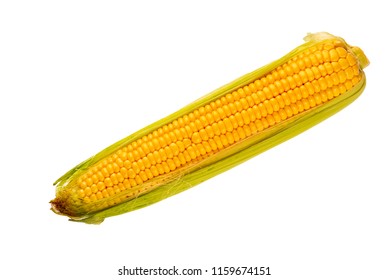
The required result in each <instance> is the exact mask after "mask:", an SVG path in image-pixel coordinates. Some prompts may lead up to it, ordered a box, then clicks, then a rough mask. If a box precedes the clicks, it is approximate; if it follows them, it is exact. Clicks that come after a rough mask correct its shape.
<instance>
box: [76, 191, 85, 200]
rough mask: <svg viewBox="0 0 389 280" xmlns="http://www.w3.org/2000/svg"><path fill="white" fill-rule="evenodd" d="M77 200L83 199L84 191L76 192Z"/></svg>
mask: <svg viewBox="0 0 389 280" xmlns="http://www.w3.org/2000/svg"><path fill="white" fill-rule="evenodd" d="M77 194H78V197H79V198H83V197H84V196H85V191H84V190H83V189H80V190H78V192H77Z"/></svg>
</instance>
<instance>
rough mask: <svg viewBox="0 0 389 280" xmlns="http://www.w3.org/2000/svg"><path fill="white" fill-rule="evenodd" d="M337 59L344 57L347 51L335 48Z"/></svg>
mask: <svg viewBox="0 0 389 280" xmlns="http://www.w3.org/2000/svg"><path fill="white" fill-rule="evenodd" d="M336 51H337V53H338V56H339V57H346V56H347V51H346V50H345V49H344V48H340V47H339V48H336Z"/></svg>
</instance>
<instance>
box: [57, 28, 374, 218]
mask: <svg viewBox="0 0 389 280" xmlns="http://www.w3.org/2000/svg"><path fill="white" fill-rule="evenodd" d="M304 39H305V41H306V42H305V43H304V44H303V45H301V46H299V47H297V48H296V49H294V50H292V51H291V52H290V53H288V54H287V55H285V56H283V57H281V58H280V59H278V60H276V61H274V62H272V63H270V64H268V65H266V66H263V67H261V68H259V69H257V70H255V71H253V72H251V73H248V74H246V75H244V76H242V77H240V78H238V79H236V80H234V81H232V82H231V83H229V84H227V85H225V86H223V87H220V88H219V89H217V90H215V91H213V92H211V93H209V94H207V95H205V96H203V97H202V98H200V99H198V100H196V101H194V102H193V103H191V104H189V105H187V106H185V107H184V108H182V109H180V110H178V111H177V112H175V113H173V114H171V115H169V116H167V117H165V118H163V119H161V120H159V121H157V122H155V123H153V124H151V125H149V126H147V127H145V128H143V129H141V130H139V131H137V132H135V133H134V134H132V135H130V136H128V137H126V138H124V139H122V140H120V141H118V142H117V143H115V144H113V145H111V146H109V147H108V148H106V149H104V150H103V151H101V152H100V153H98V154H96V155H94V156H93V157H91V158H89V159H87V160H86V161H84V162H82V163H80V164H79V165H77V166H76V167H74V168H73V169H71V170H70V171H68V172H67V173H66V174H64V175H63V176H62V177H61V178H59V179H58V180H57V181H56V182H55V183H54V185H55V186H56V187H57V195H58V194H60V193H61V189H63V188H66V187H67V186H68V185H69V182H71V181H72V180H76V179H77V178H78V177H79V176H81V175H82V174H84V173H85V172H86V170H88V168H89V167H90V166H92V165H93V164H95V163H97V162H98V161H100V160H101V159H103V158H105V157H107V156H109V155H111V154H112V153H114V152H115V151H117V150H118V149H120V148H122V147H125V146H127V145H129V144H130V143H131V142H133V141H135V140H137V139H139V138H142V137H143V136H145V135H148V134H149V133H151V132H152V131H154V130H156V129H158V128H159V127H161V126H163V125H166V124H169V123H171V122H172V121H174V120H176V119H178V118H180V117H181V116H183V115H185V114H188V113H190V112H192V111H194V110H195V109H197V108H199V107H201V106H204V105H206V104H208V103H210V102H212V101H214V100H216V99H219V98H220V97H222V96H224V95H226V94H228V93H230V92H233V91H234V90H236V89H238V88H240V87H242V86H244V85H247V84H249V83H250V82H253V81H254V80H256V79H258V78H260V77H262V76H265V75H267V74H268V73H269V72H271V71H272V70H274V69H276V68H277V67H279V66H280V65H282V64H284V63H286V62H287V61H289V60H290V59H291V58H292V57H294V56H295V55H298V54H300V53H301V52H304V51H305V50H307V49H308V48H310V47H312V46H314V45H315V44H317V43H322V42H324V41H326V40H334V39H337V40H340V41H342V42H343V43H344V44H345V45H346V46H347V47H348V50H349V51H351V52H353V53H354V55H355V56H356V57H357V58H358V61H359V64H360V68H361V71H362V69H363V68H364V67H366V66H367V65H368V64H369V61H368V59H367V58H366V56H365V55H364V53H363V51H362V50H361V49H359V48H358V47H351V46H349V45H347V44H346V43H345V41H344V40H343V39H342V38H339V37H335V36H333V35H331V34H328V33H325V32H321V33H315V34H308V35H307V36H306V37H305V38H304ZM365 85H366V78H365V74H364V73H363V71H362V79H361V80H360V82H359V83H358V84H357V85H355V86H354V87H353V88H352V89H351V90H349V91H347V92H346V93H344V94H341V95H340V96H338V97H336V98H334V99H332V100H330V101H328V102H326V103H324V104H322V105H319V106H317V107H315V108H313V109H310V110H308V111H306V112H303V113H301V114H298V115H296V116H294V117H292V118H290V119H288V120H285V121H282V122H280V123H279V124H276V125H274V126H273V127H271V128H268V129H266V130H264V131H262V132H260V133H258V134H256V135H253V136H250V137H248V138H246V139H244V140H242V141H240V142H238V143H236V144H233V145H232V146H230V147H228V148H226V149H225V150H222V151H220V152H217V153H216V154H215V155H212V156H210V157H208V158H205V159H204V160H202V161H201V162H199V163H198V164H196V165H194V166H191V167H189V168H186V169H180V168H179V169H177V170H175V171H174V172H172V173H171V174H169V175H165V176H164V175H162V176H157V177H155V178H153V179H151V180H150V182H148V183H149V184H154V185H155V186H156V187H154V188H152V190H151V191H149V192H147V193H145V194H142V195H140V196H138V197H136V198H135V199H131V200H129V201H125V202H122V203H120V204H118V205H115V206H112V207H110V208H107V209H103V210H100V211H97V212H91V213H80V214H78V213H75V214H74V215H67V216H69V217H70V219H71V220H72V221H80V222H84V223H92V224H98V223H101V222H102V221H103V220H104V219H105V218H107V217H111V216H116V215H120V214H123V213H126V212H130V211H133V210H137V209H140V208H143V207H146V206H148V205H151V204H153V203H155V202H158V201H160V200H162V199H165V198H168V197H170V196H172V195H175V194H178V193H180V192H182V191H185V190H187V189H189V188H191V187H193V186H195V185H197V184H199V183H201V182H203V181H205V180H207V179H209V178H212V177H214V176H216V175H218V174H220V173H222V172H224V171H227V170H229V169H230V168H232V167H234V166H236V165H238V164H240V163H242V162H244V161H246V160H248V159H250V158H252V157H254V156H256V155H258V154H260V153H262V152H264V151H266V150H268V149H270V148H272V147H274V146H276V145H278V144H280V143H282V142H284V141H286V140H288V139H290V138H292V137H294V136H296V135H298V134H300V133H301V132H303V131H305V130H307V129H309V128H311V127H312V126H314V125H316V124H318V123H319V122H321V121H323V120H325V119H327V118H328V117H330V116H332V115H333V114H335V113H336V112H338V111H340V110H341V109H343V108H344V107H346V106H347V105H349V104H350V103H352V102H353V101H354V100H355V99H357V98H358V96H359V95H360V94H361V93H362V91H363V90H364V88H365ZM54 201H55V200H54ZM52 210H53V211H54V212H56V213H57V214H63V213H61V211H60V210H58V207H57V205H55V203H52Z"/></svg>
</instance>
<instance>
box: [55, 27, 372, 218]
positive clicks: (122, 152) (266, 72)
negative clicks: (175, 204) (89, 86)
mask: <svg viewBox="0 0 389 280" xmlns="http://www.w3.org/2000/svg"><path fill="white" fill-rule="evenodd" d="M304 39H305V41H306V43H305V44H303V45H301V46H299V47H297V48H296V49H294V50H293V51H291V52H290V53H288V54H287V55H286V56H284V57H282V58H280V59H279V60H277V61H274V62H273V63H271V64H268V65H266V66H264V67H262V68H260V69H258V70H255V71H253V72H251V73H249V74H246V75H244V76H242V77H241V78H239V79H237V80H235V81H233V82H231V83H230V84H227V85H225V86H223V87H221V88H219V89H217V90H216V91H214V92H211V93H210V94H208V95H206V96H204V97H203V98H201V99H199V100H197V101H195V102H193V103H192V104H190V105H188V106H186V107H184V108H182V109H181V110H179V111H177V112H175V113H173V114H172V115H170V116H168V117H166V118H164V119H162V120H160V121H158V122H156V123H154V124H152V125H149V126H147V127H145V128H144V129H142V130H140V131H138V132H136V133H134V134H132V135H130V136H128V137H127V138H125V139H122V140H121V141H119V142H117V143H115V144H113V145H112V146H110V147H108V148H107V149H105V150H103V151H101V152H100V153H98V154H97V155H95V156H93V157H91V158H90V159H88V160H86V161H85V162H83V163H81V164H79V165H77V166H76V167H75V168H73V169H71V170H70V171H69V172H67V173H66V174H65V175H63V176H62V177H61V178H59V179H58V180H57V181H56V182H55V183H54V185H56V186H57V190H56V198H55V199H54V200H52V201H51V205H52V210H53V211H54V212H55V213H57V214H61V215H66V216H68V217H70V218H71V220H76V221H83V222H86V223H100V222H102V221H103V220H104V218H106V217H109V216H114V215H119V214H122V213H125V212H129V211H132V210H135V209H139V208H141V207H145V206H147V205H150V204H152V203H155V202H157V201H159V200H162V199H164V198H167V197H169V196H172V195H174V194H177V193H179V192H182V191H184V190H186V189H188V188H190V187H192V186H194V185H196V184H198V183H201V182H202V181H204V180H206V179H208V178H211V177H213V176H215V175H217V174H219V173H221V172H224V171H225V170H228V169H230V168H232V167H233V166H235V165H237V164H240V163H241V162H243V161H245V160H247V159H249V158H251V157H253V156H255V155H257V154H259V153H261V152H263V151H265V150H267V149H269V148H271V147H273V146H275V145H277V144H279V143H281V142H283V141H285V140H287V139H289V138H291V137H293V136H295V135H297V134H299V133H301V132H302V131H304V130H306V129H308V128H310V127H312V126H313V125H315V124H317V123H319V122H320V121H322V120H324V119H326V118H328V117H329V116H331V115H333V114H334V113H336V112H337V111H339V110H341V109H342V108H344V107H345V106H347V105H348V104H350V103H351V102H352V101H354V100H355V99H356V98H357V97H358V96H359V95H360V94H361V93H362V91H363V89H364V87H365V83H366V79H365V74H364V72H363V70H362V69H363V68H364V67H366V66H367V65H368V64H369V61H368V59H367V58H366V56H365V55H364V53H363V51H362V50H361V49H360V48H358V47H351V46H349V45H348V44H347V43H346V42H345V41H344V40H343V39H342V38H339V37H335V36H333V35H330V34H328V33H316V34H309V35H308V36H306V37H305V38H304Z"/></svg>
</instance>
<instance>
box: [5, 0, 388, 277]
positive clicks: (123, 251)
mask: <svg viewBox="0 0 389 280" xmlns="http://www.w3.org/2000/svg"><path fill="white" fill-rule="evenodd" d="M138 2H139V3H140V2H142V4H139V3H137V4H136V3H135V1H1V2H0V3H1V4H0V129H1V132H0V133H1V140H0V141H1V145H0V155H1V158H0V163H1V168H0V170H1V171H0V172H1V173H0V174H1V178H0V188H1V192H0V201H1V202H0V215H1V223H0V227H1V231H0V235H1V238H0V246H1V247H0V256H1V259H2V261H1V263H0V278H1V279H58V280H60V279H94V280H98V279H159V278H161V277H145V276H143V277H142V276H138V277H123V276H118V275H117V270H118V269H119V268H121V267H122V266H123V265H125V266H126V267H132V268H134V267H136V266H141V267H144V268H157V267H159V266H161V267H165V268H170V267H172V266H173V265H176V266H177V267H179V268H202V269H204V270H205V269H208V270H210V269H211V268H212V267H213V266H270V268H271V273H272V276H270V277H267V278H266V277H263V278H261V277H249V276H240V277H233V278H232V277H226V276H219V277H215V276H214V277H212V276H209V275H208V276H201V277H200V276H196V277H174V279H212V278H215V279H255V278H258V279H274V280H275V279H299V280H301V279H376V280H378V279H386V280H387V279H389V270H388V264H389V253H388V252H389V241H388V236H389V227H388V214H389V203H388V197H389V191H388V187H389V183H388V175H387V173H386V172H387V170H388V157H389V151H388V150H389V149H388V144H387V143H388V140H389V137H388V133H387V132H386V130H387V127H388V102H389V98H388V94H389V92H388V87H387V82H388V68H387V67H388V64H389V61H388V51H387V41H386V37H387V36H386V35H387V26H388V25H389V22H388V15H387V9H386V8H385V7H384V6H383V5H384V4H383V3H384V1H358V0H356V1H338V0H336V1H332V0H330V1H308V0H307V1H303V0H293V1H234V2H232V1H193V2H191V3H190V2H184V1H138ZM317 31H328V32H330V33H333V34H335V35H338V36H341V37H344V38H345V39H346V40H347V41H348V42H349V43H350V44H352V45H358V46H360V47H361V48H362V49H363V50H364V51H365V53H366V54H367V56H368V57H369V59H370V61H371V65H370V66H369V67H368V68H366V75H367V87H366V90H365V92H364V93H363V94H362V96H361V97H360V98H359V99H358V100H357V101H356V102H355V103H353V104H351V105H350V106H349V107H348V108H346V109H345V110H343V111H342V112H340V113H339V114H337V115H336V116H334V117H332V118H330V119H329V120H327V121H325V122H323V123H321V124H319V125H318V126H316V127H314V128H313V129H311V130H309V131H307V132H306V133H304V134H302V135H300V136H298V137H296V138H294V139H292V140H290V141H288V142H286V143H284V144H282V145H280V146H278V147H276V148H273V149H272V150H270V151H268V152H266V153H264V154H262V155H260V156H257V157H256V158H254V159H252V160H250V161H249V162H246V163H244V164H242V165H240V166H239V167H237V168H235V169H233V170H231V171H229V172H227V173H224V174H222V175H219V176H217V177H215V178H213V179H211V180H209V181H207V182H205V183H203V184H201V185H199V186H197V187H195V188H193V189H191V190H188V191H186V192H184V193H182V194H180V195H177V196H175V197H172V198H169V199H167V200H164V201H162V202H160V203H157V204H155V205H153V206H150V207H148V208H145V209H142V210H139V211H135V212H132V213H128V214H125V215H121V216H118V217H114V218H109V219H107V220H106V221H105V222H104V223H102V224H101V225H99V226H94V225H85V224H82V223H72V222H69V221H67V219H66V218H65V217H61V216H57V215H55V214H54V213H52V212H51V211H50V205H49V203H48V202H49V201H50V200H51V199H52V198H54V195H55V188H54V187H53V186H52V184H53V182H54V181H55V180H56V179H57V178H58V177H60V176H61V175H62V174H63V173H64V172H66V171H67V170H69V169H70V168H71V167H73V166H74V165H76V164H77V163H79V162H80V161H83V160H84V159H86V158H88V157H89V156H91V155H93V154H94V153H96V152H98V151H100V150H101V149H103V148H105V147H106V146H108V145H110V144H112V143H113V142H115V141H117V140H119V139H121V138H123V137H125V136H127V135H128V134H130V133H132V132H134V131H136V130H138V129H140V128H142V127H143V126H145V125H147V124H149V123H151V122H154V121H156V120H158V119H160V118H161V117H164V116H165V115H167V114H170V113H172V112H173V111H175V110H177V109H179V108H181V107H182V106H184V105H186V104H187V103H189V102H191V101H193V100H195V99H197V98H198V97H200V96H202V95H204V94H205V93H208V92H209V91H211V90H213V89H215V88H217V87H219V86H221V85H223V84H225V83H227V82H229V81H231V80H232V79H235V78H237V77H239V76H240V75H243V74H245V73H247V72H249V71H252V70H254V69H256V68H258V67H260V66H262V65H264V64H267V63H269V62H271V61H273V60H275V59H277V58H279V57H280V56H282V55H284V54H285V53H287V52H288V51H290V50H291V49H292V48H294V47H296V46H298V45H300V44H301V43H302V38H303V37H304V36H305V35H306V33H307V32H317ZM162 278H163V279H171V278H169V277H162Z"/></svg>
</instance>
